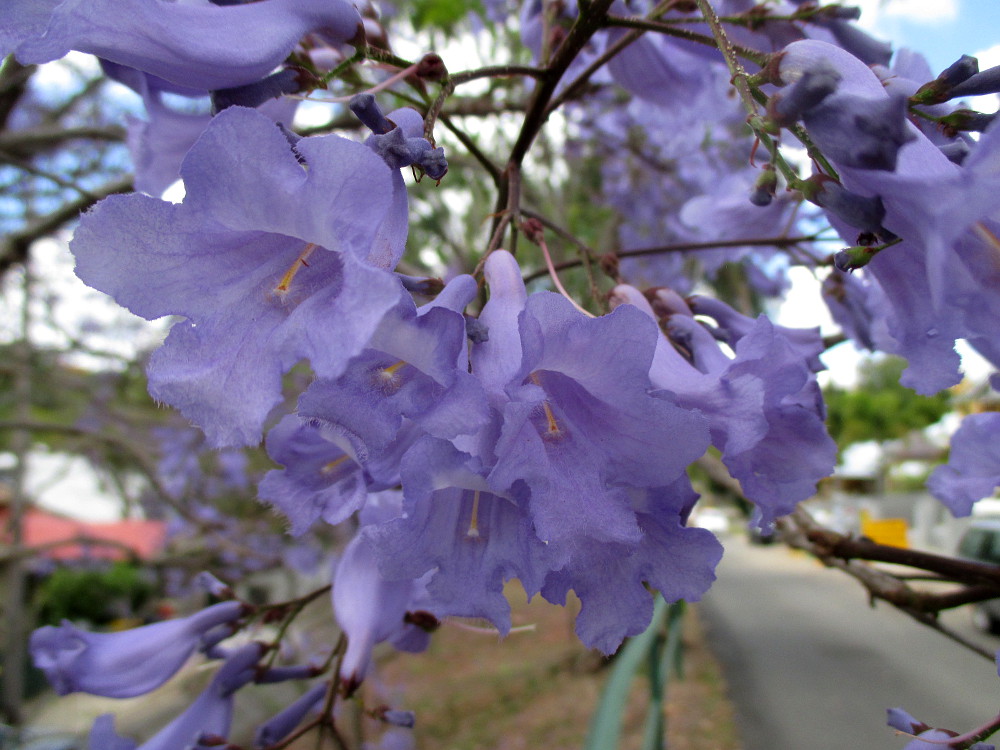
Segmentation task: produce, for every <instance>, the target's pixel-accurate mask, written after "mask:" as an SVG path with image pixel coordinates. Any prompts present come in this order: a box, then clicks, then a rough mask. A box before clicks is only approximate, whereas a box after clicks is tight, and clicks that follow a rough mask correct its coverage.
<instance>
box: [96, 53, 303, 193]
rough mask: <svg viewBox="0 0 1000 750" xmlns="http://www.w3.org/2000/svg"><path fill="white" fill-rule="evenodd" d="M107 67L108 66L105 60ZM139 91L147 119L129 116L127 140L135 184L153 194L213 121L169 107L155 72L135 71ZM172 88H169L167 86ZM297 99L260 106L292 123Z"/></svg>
mask: <svg viewBox="0 0 1000 750" xmlns="http://www.w3.org/2000/svg"><path fill="white" fill-rule="evenodd" d="M104 67H105V69H107V68H108V67H109V66H108V65H107V64H105V66H104ZM133 73H134V75H133V76H132V78H133V79H136V78H137V79H138V80H137V81H135V83H136V85H137V92H138V93H139V95H140V96H142V101H143V104H144V106H145V108H146V119H145V120H142V119H138V118H135V117H129V118H128V138H127V141H126V142H127V144H128V149H129V153H130V154H131V156H132V164H133V167H134V170H135V187H136V190H140V191H142V192H144V193H148V194H149V195H153V196H160V195H163V192H164V191H165V190H166V189H167V188H168V187H170V186H171V185H172V184H174V183H175V182H176V181H177V180H179V179H180V168H181V163H182V162H183V160H184V157H185V155H186V154H187V152H188V151H189V150H190V149H191V146H192V145H194V143H195V141H197V140H198V138H199V137H200V136H201V134H202V133H204V132H205V128H207V127H208V124H209V123H210V122H211V121H212V117H211V115H210V114H209V113H208V112H205V113H204V114H192V113H189V112H184V111H180V110H177V109H174V108H172V107H170V106H169V105H168V104H167V103H166V102H165V101H164V97H163V93H164V90H165V89H163V88H160V87H159V86H158V84H160V83H165V82H162V81H159V79H156V78H155V77H154V76H149V75H146V74H144V73H139V72H138V71H133ZM166 90H169V89H166ZM297 106H298V102H297V101H295V100H294V99H279V100H271V101H267V102H264V103H263V104H261V106H260V107H259V108H258V109H259V111H260V112H262V113H263V114H266V115H267V116H268V117H270V118H271V119H272V120H274V121H275V122H278V123H285V124H291V122H292V118H293V116H294V114H295V109H296V107H297Z"/></svg>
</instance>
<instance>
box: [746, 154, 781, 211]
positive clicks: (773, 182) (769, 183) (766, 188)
mask: <svg viewBox="0 0 1000 750" xmlns="http://www.w3.org/2000/svg"><path fill="white" fill-rule="evenodd" d="M777 189H778V174H777V172H775V171H774V165H773V164H765V165H764V169H763V171H762V172H761V173H760V176H759V177H758V178H757V181H756V182H755V183H754V185H753V190H751V191H750V202H751V203H752V204H754V205H755V206H762V207H763V206H769V205H771V201H772V200H774V194H775V191H777Z"/></svg>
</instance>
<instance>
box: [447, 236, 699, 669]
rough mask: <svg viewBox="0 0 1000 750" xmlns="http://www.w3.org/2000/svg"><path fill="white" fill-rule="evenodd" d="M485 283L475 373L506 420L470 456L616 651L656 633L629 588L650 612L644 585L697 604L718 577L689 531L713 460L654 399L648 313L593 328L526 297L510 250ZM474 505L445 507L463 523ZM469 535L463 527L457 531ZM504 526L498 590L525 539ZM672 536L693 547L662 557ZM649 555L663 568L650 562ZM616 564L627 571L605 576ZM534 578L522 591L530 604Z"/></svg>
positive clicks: (599, 639)
mask: <svg viewBox="0 0 1000 750" xmlns="http://www.w3.org/2000/svg"><path fill="white" fill-rule="evenodd" d="M486 278H487V282H488V283H489V285H490V300H489V302H488V303H487V304H486V306H485V308H484V309H483V313H482V315H481V316H480V322H481V323H483V324H485V325H486V326H487V328H488V329H489V339H488V341H487V342H484V343H480V344H476V345H474V346H473V352H472V366H473V373H474V374H476V375H477V376H478V377H479V378H480V379H481V381H482V382H483V384H484V387H485V388H486V390H487V393H488V395H489V397H490V399H491V403H492V405H493V408H494V409H495V410H496V415H497V418H498V419H499V420H500V421H499V423H498V426H499V437H496V438H495V437H494V434H495V433H494V432H493V431H492V430H491V431H487V432H486V433H484V440H483V441H482V442H481V443H480V444H479V445H478V446H475V450H477V451H478V453H477V454H476V456H475V457H476V458H479V459H480V460H482V461H483V465H484V467H485V468H489V474H488V475H487V477H486V481H487V483H488V486H489V488H490V489H492V493H491V495H492V496H491V497H488V499H489V501H490V502H489V504H488V505H487V512H488V513H491V514H493V513H497V512H498V511H499V512H502V513H504V514H513V511H514V510H517V511H518V512H520V513H522V514H525V515H526V516H527V518H528V519H529V520H530V528H531V529H532V530H533V534H534V536H535V537H537V539H539V540H541V541H542V542H544V544H545V545H546V546H545V549H544V553H545V558H546V559H544V561H543V562H544V564H545V565H547V566H548V568H549V574H548V575H547V577H546V582H545V584H544V585H543V589H542V594H543V595H544V596H546V598H551V599H553V600H556V601H562V600H564V598H565V594H566V591H567V590H568V589H570V588H573V589H574V590H576V591H577V593H578V594H580V596H581V599H582V601H583V606H584V611H585V612H586V613H587V614H586V615H581V617H582V619H581V620H580V621H579V622H578V633H579V634H580V636H581V638H582V639H583V640H584V642H585V643H587V644H588V645H592V646H595V647H598V648H600V649H602V650H603V651H605V652H610V651H613V650H614V649H615V648H616V647H617V646H618V644H620V643H621V640H622V639H623V638H624V637H625V636H626V635H628V634H632V633H635V632H638V630H641V629H642V627H644V625H645V624H646V623H648V619H649V612H650V611H651V609H650V608H649V607H639V608H637V609H636V610H635V611H634V612H632V613H630V614H629V615H628V616H622V611H621V608H620V607H619V606H618V605H616V604H614V601H615V596H616V594H617V593H620V592H621V591H623V590H625V589H627V590H628V591H629V597H630V598H631V599H634V600H635V601H645V602H646V603H647V604H649V600H650V599H651V596H650V594H649V592H648V590H646V589H645V587H644V585H643V584H644V583H649V584H650V585H653V586H657V587H661V588H663V589H664V593H665V595H666V596H667V597H668V598H676V597H677V596H687V597H688V598H692V599H693V598H697V596H698V595H699V594H700V593H701V592H702V591H704V589H705V588H707V586H708V584H709V582H710V581H711V580H712V578H713V574H712V569H713V568H714V565H715V562H716V561H717V559H718V551H719V550H718V547H717V544H716V542H714V540H713V539H711V535H708V536H703V535H701V534H700V533H696V534H690V533H688V532H691V531H694V530H690V529H682V528H681V523H680V517H681V512H682V509H683V508H684V507H686V506H687V504H688V503H689V502H690V501H691V499H692V495H693V493H692V492H691V490H690V485H688V484H687V481H686V478H685V475H684V471H685V469H686V467H687V465H688V464H689V463H691V462H692V461H694V460H695V459H696V458H698V456H700V455H701V453H702V452H703V451H704V449H705V447H706V444H707V433H706V429H705V423H704V421H703V420H702V418H701V417H700V416H699V415H698V414H696V413H694V412H692V411H688V410H685V409H682V408H680V407H678V406H677V405H676V404H674V403H673V402H672V400H671V398H670V397H669V396H668V395H666V394H663V398H660V397H659V395H652V394H651V393H650V391H651V390H652V385H651V383H650V380H649V369H650V365H651V363H652V358H653V355H654V352H655V348H656V340H657V331H656V326H655V324H653V322H652V321H651V320H649V319H648V318H646V317H645V316H643V314H642V313H640V312H639V311H637V310H635V309H633V308H628V307H625V308H622V309H620V310H616V311H615V312H613V313H611V314H610V315H606V316H602V317H600V318H587V317H585V316H583V315H582V314H581V313H580V312H579V311H577V310H576V309H575V308H573V307H572V306H571V305H570V304H569V303H568V302H567V301H566V300H564V299H563V298H562V297H559V296H558V295H554V294H548V293H541V294H535V295H532V296H530V297H528V296H527V295H526V294H525V289H524V285H523V282H522V281H521V277H520V271H519V269H518V267H517V263H516V261H515V260H514V259H513V257H512V256H511V255H510V254H509V253H507V252H505V251H498V252H494V253H493V254H492V255H491V256H490V257H489V259H488V260H487V263H486ZM487 438H488V439H487ZM493 440H495V443H494V442H493ZM466 486H467V487H468V486H469V485H466ZM470 494H471V493H467V494H465V495H464V496H463V495H461V494H457V495H455V496H451V497H449V502H451V503H454V504H455V505H454V507H455V508H456V509H462V510H460V511H459V512H466V513H467V512H469V511H470V510H471V508H472V507H473V503H472V502H471V501H472V500H474V498H475V495H472V496H471V497H470ZM654 496H655V497H656V498H657V500H656V501H655V502H654V501H653V500H651V497H654ZM482 497H483V496H482V495H480V500H482ZM505 498H510V499H511V500H512V501H513V504H511V501H510V500H505ZM505 503H506V505H505ZM495 517H496V518H497V519H498V520H499V519H501V518H503V516H495ZM461 523H462V517H461V516H459V517H458V518H457V519H456V522H453V523H452V524H451V526H452V527H453V528H457V529H460V528H461ZM503 523H504V524H507V525H506V526H505V527H501V528H502V529H504V531H503V533H504V535H505V536H506V537H507V539H508V541H507V542H506V545H507V546H506V548H505V547H504V546H497V547H496V551H495V552H493V555H494V557H493V558H492V562H490V564H489V565H488V566H487V567H486V568H484V569H483V570H484V572H489V571H490V570H492V571H493V572H492V573H490V575H491V576H492V579H493V582H494V583H493V586H494V587H497V586H498V581H499V579H500V578H501V576H500V575H498V572H499V571H500V570H503V571H504V573H505V574H507V572H508V571H513V570H514V569H515V564H511V562H509V560H510V556H511V553H512V552H513V550H514V549H515V547H513V546H510V545H512V544H515V542H514V540H515V539H516V538H517V537H518V536H519V534H520V532H517V531H516V529H517V526H516V523H515V522H514V521H513V520H504V521H503ZM447 526H448V524H445V527H446V528H447ZM671 528H676V529H677V532H678V534H680V535H685V534H686V536H685V537H684V539H685V542H689V543H680V544H674V546H673V547H672V548H669V547H668V549H675V550H676V551H677V556H676V557H674V556H673V554H672V552H671V553H667V554H663V550H662V549H660V548H659V547H657V545H658V543H659V542H661V541H663V540H664V538H665V537H666V536H669V534H670V532H668V531H667V530H668V529H671ZM521 535H522V536H523V534H521ZM695 537H698V539H697V540H695ZM529 541H531V542H533V540H529ZM519 543H520V544H523V545H527V546H525V547H524V549H525V550H526V551H528V552H529V555H524V554H522V557H521V560H520V561H519V562H518V563H516V564H519V565H524V564H525V563H526V562H527V561H530V560H531V556H530V550H531V546H530V544H528V543H527V542H526V541H525V540H524V539H522V540H520V542H519ZM654 547H657V548H658V549H659V553H658V557H657V559H656V560H655V561H654V560H653V559H652V558H651V557H649V556H648V555H647V552H648V551H649V550H652V549H653V548H654ZM505 556H506V557H505ZM612 559H614V560H616V565H617V566H618V567H617V568H616V571H615V575H614V576H609V575H607V574H606V573H607V569H608V565H609V561H610V560H612ZM498 561H503V563H502V564H498ZM477 564H478V563H477ZM679 568H682V569H685V570H688V571H695V570H696V571H699V575H692V576H690V581H689V582H690V584H691V585H690V587H688V588H685V590H684V591H683V593H678V582H677V579H675V578H674V576H672V575H671V574H670V572H669V571H671V570H676V569H679ZM477 570H479V568H477ZM528 570H529V572H530V571H532V570H533V567H528ZM477 574H478V573H477ZM533 578H534V576H532V578H529V579H528V580H527V581H526V582H525V585H526V588H527V589H528V590H529V591H531V587H532V584H533V582H534V581H533ZM456 580H457V579H456ZM432 585H433V584H432Z"/></svg>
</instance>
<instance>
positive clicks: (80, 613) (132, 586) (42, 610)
mask: <svg viewBox="0 0 1000 750" xmlns="http://www.w3.org/2000/svg"><path fill="white" fill-rule="evenodd" d="M155 591H156V587H155V585H154V583H153V581H152V580H151V578H150V576H149V574H148V572H146V571H143V570H142V569H141V568H139V567H138V566H136V565H133V564H131V563H125V562H116V563H114V564H112V565H111V566H110V567H100V568H89V569H81V568H56V570H55V571H54V572H53V573H52V575H50V576H48V577H47V578H46V579H45V580H43V581H42V582H41V584H39V586H38V589H37V590H36V595H35V597H36V599H35V601H36V602H37V606H38V608H39V617H38V624H39V625H57V624H58V623H60V622H61V621H62V620H64V619H65V620H72V621H74V622H80V621H87V622H90V623H93V624H94V625H107V624H108V623H110V622H112V621H113V620H116V619H119V618H124V617H133V616H135V615H136V614H137V613H138V612H140V611H141V610H142V608H143V607H144V606H145V605H146V604H147V603H148V602H149V601H150V599H152V597H153V596H154V594H155Z"/></svg>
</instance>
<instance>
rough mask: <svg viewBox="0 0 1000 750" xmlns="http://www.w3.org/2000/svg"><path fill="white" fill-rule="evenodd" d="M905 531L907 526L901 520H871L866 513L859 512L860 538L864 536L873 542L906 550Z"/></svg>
mask: <svg viewBox="0 0 1000 750" xmlns="http://www.w3.org/2000/svg"><path fill="white" fill-rule="evenodd" d="M907 529H908V525H907V523H906V520H905V519H903V518H872V517H871V514H870V513H868V512H867V511H861V536H866V537H868V538H869V539H871V540H872V541H873V542H878V543H879V544H888V545H889V546H891V547H903V548H904V549H905V548H908V547H909V546H910V542H909V540H908V539H907V538H906V532H907Z"/></svg>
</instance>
